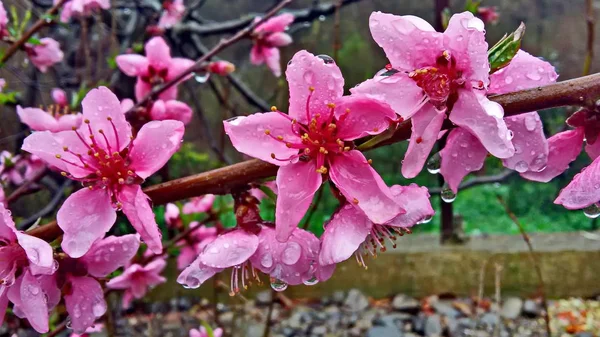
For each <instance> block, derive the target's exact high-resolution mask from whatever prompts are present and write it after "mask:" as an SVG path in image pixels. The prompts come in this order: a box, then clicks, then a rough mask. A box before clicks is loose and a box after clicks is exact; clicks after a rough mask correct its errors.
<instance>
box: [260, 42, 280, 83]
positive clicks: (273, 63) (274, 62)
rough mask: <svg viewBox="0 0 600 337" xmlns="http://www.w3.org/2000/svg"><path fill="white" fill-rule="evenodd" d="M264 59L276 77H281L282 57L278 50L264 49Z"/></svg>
mask: <svg viewBox="0 0 600 337" xmlns="http://www.w3.org/2000/svg"><path fill="white" fill-rule="evenodd" d="M263 57H264V58H265V63H266V64H267V67H269V69H271V72H273V75H275V77H279V76H281V60H280V59H281V56H280V54H279V49H277V48H263Z"/></svg>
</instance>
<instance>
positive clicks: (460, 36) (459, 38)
mask: <svg viewBox="0 0 600 337" xmlns="http://www.w3.org/2000/svg"><path fill="white" fill-rule="evenodd" d="M463 39H464V37H463V36H462V35H459V36H458V37H457V38H456V41H458V42H460V41H462V40H463Z"/></svg>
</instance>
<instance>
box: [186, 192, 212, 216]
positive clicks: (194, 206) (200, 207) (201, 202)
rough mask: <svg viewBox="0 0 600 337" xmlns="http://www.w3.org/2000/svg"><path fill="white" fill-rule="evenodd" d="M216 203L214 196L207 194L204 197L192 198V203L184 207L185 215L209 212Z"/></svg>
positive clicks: (187, 203)
mask: <svg viewBox="0 0 600 337" xmlns="http://www.w3.org/2000/svg"><path fill="white" fill-rule="evenodd" d="M214 202H215V195H214V194H207V195H205V196H202V197H196V198H192V200H191V201H189V202H186V203H185V204H184V205H183V210H182V212H183V214H194V213H204V212H208V210H210V209H211V208H212V206H213V203H214Z"/></svg>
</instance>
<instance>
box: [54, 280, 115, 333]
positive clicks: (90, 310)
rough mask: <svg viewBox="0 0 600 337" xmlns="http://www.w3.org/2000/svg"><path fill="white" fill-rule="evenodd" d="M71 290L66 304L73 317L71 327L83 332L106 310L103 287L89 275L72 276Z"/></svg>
mask: <svg viewBox="0 0 600 337" xmlns="http://www.w3.org/2000/svg"><path fill="white" fill-rule="evenodd" d="M68 280H69V281H70V282H71V292H70V293H68V294H65V296H64V297H65V306H66V307H67V312H68V313H69V316H70V317H71V329H73V331H74V332H75V333H79V334H82V333H84V332H85V330H86V329H87V328H89V327H91V326H92V325H94V322H95V321H96V318H98V317H101V316H102V315H104V313H105V312H106V301H105V300H104V292H103V291H102V287H101V286H100V284H99V283H98V281H96V280H95V279H93V278H91V277H87V276H70V277H69V279H68Z"/></svg>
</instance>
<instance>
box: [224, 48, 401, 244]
mask: <svg viewBox="0 0 600 337" xmlns="http://www.w3.org/2000/svg"><path fill="white" fill-rule="evenodd" d="M286 76H287V79H288V82H289V87H290V112H289V115H286V114H284V113H282V112H280V111H277V109H276V108H274V109H273V111H272V112H267V113H256V114H253V115H250V116H247V117H238V118H236V119H232V120H228V121H226V122H224V125H225V132H226V133H227V134H228V135H229V138H230V139H231V143H232V144H233V146H234V147H235V148H236V149H237V150H238V151H240V152H242V153H244V154H247V155H249V156H252V157H255V158H258V159H261V160H264V161H267V162H270V163H272V164H275V165H278V166H281V167H280V169H279V171H278V172H277V187H278V191H277V194H278V198H277V205H276V216H275V218H276V225H277V233H278V235H277V238H278V240H280V241H282V242H283V241H285V240H286V239H287V238H288V237H289V236H290V234H291V233H292V232H293V230H294V228H295V227H296V225H297V224H298V222H299V221H300V219H302V217H303V216H304V214H305V213H306V211H307V210H308V207H309V206H310V204H311V201H312V198H313V195H314V194H315V192H316V191H317V190H318V189H319V188H320V187H321V184H322V183H323V179H324V177H325V178H327V177H328V178H329V179H331V181H332V182H333V183H334V184H335V186H337V188H338V189H339V190H340V192H341V193H342V195H343V196H344V197H345V198H346V199H348V200H349V201H350V202H351V203H353V204H354V205H355V206H356V207H358V208H360V209H361V210H362V211H363V212H365V214H366V215H367V216H368V217H369V218H370V219H371V220H372V221H373V222H375V223H378V224H382V223H385V222H387V221H389V220H391V219H393V218H394V217H396V216H397V215H398V214H399V213H401V212H402V209H401V207H400V206H399V205H397V204H396V203H395V202H394V199H393V196H392V194H391V192H390V190H389V187H387V186H386V185H385V183H384V182H383V180H382V179H381V177H380V176H379V175H378V174H377V172H376V171H375V170H374V169H373V168H372V167H371V166H370V164H369V162H368V161H367V159H366V158H365V157H364V156H363V154H362V153H361V152H360V151H358V150H355V149H354V145H353V143H352V141H353V140H355V139H358V138H361V137H364V136H367V135H376V134H379V133H381V132H383V131H384V130H386V129H387V128H388V126H389V124H390V122H391V121H392V120H393V119H394V118H395V113H394V111H393V110H392V109H391V108H390V107H389V106H388V105H387V104H385V103H383V102H381V101H379V100H375V99H372V98H370V97H367V96H365V95H353V96H345V97H342V95H343V91H344V79H343V77H342V74H341V72H340V69H339V68H338V67H337V65H336V64H335V63H334V62H333V60H332V59H331V58H330V57H328V56H323V57H318V56H314V55H312V54H310V53H308V52H306V51H300V52H298V53H296V55H294V57H293V58H292V60H291V61H290V63H289V66H288V69H287V71H286Z"/></svg>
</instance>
